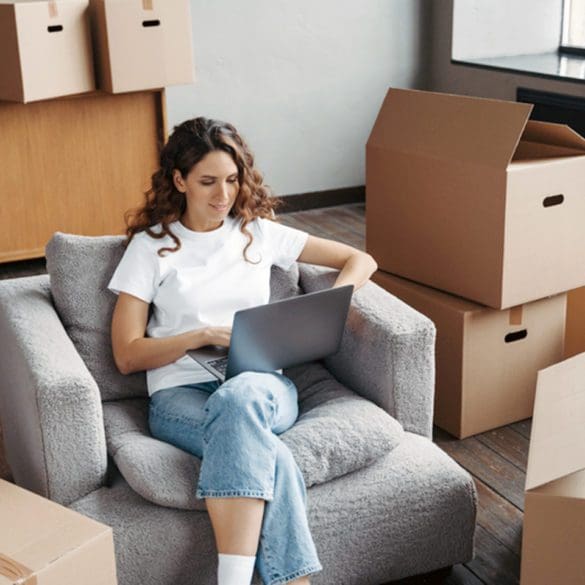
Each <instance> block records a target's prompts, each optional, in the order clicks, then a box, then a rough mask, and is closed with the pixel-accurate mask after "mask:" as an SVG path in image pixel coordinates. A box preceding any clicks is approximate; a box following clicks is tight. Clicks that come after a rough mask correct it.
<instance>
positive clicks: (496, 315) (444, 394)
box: [372, 271, 566, 438]
mask: <svg viewBox="0 0 585 585" xmlns="http://www.w3.org/2000/svg"><path fill="white" fill-rule="evenodd" d="M372 280H373V281H374V282H375V283H377V284H378V285H380V286H381V287H382V288H384V289H386V290H387V291H388V292H390V293H391V294H393V295H394V296H396V297H398V298H399V299H401V300H403V301H404V302H405V303H406V304H408V305H410V306H411V307H413V308H414V309H416V310H417V311H419V312H421V313H423V314H424V315H426V316H427V317H429V318H430V319H431V320H432V321H433V322H434V324H435V326H436V328H437V338H436V346H435V347H436V357H435V364H436V382H435V415H434V422H435V424H436V425H437V426H439V427H441V428H442V429H444V430H446V431H448V432H449V433H451V434H452V435H454V436H456V437H459V438H464V437H468V436H470V435H474V434H477V433H482V432H484V431H487V430H490V429H494V428H497V427H500V426H502V425H506V424H509V423H512V422H515V421H518V420H522V419H525V418H528V417H530V416H531V415H532V410H533V406H534V389H535V386H536V374H537V372H538V370H540V369H542V368H545V367H547V366H550V365H551V364H554V363H557V362H559V361H561V360H562V359H563V341H564V334H565V329H564V324H565V308H566V294H560V295H556V296H553V297H550V298H547V299H541V300H539V301H534V302H532V303H528V304H526V305H521V306H519V307H515V308H512V309H509V310H496V309H491V308H489V307H485V306H484V305H478V304H476V303H472V302H471V301H467V300H465V299H462V298H460V297H456V296H453V295H449V294H446V293H444V292H441V291H439V290H436V289H433V288H430V287H427V286H423V285H420V284H417V283H414V282H411V281H408V280H406V279H404V278H399V277H397V276H394V275H391V274H388V273H385V272H382V271H378V272H376V273H375V274H374V275H373V276H372Z"/></svg>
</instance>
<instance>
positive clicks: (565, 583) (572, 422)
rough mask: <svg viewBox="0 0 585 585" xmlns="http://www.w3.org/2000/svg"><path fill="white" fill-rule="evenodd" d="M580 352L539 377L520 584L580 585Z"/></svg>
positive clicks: (584, 391) (584, 536)
mask: <svg viewBox="0 0 585 585" xmlns="http://www.w3.org/2000/svg"><path fill="white" fill-rule="evenodd" d="M584 550H585V353H581V354H579V355H577V356H575V357H572V358H570V359H568V360H565V361H564V362H562V363H560V364H557V365H554V366H552V367H550V368H546V369H544V370H542V371H540V372H539V373H538V381H537V387H536V400H535V404H534V416H533V418H532V432H531V435H530V449H529V453H528V468H527V471H526V494H525V506H524V528H523V535H522V567H521V574H520V582H521V584H522V585H569V584H570V585H584V584H585V554H584Z"/></svg>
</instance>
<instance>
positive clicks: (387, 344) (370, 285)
mask: <svg viewBox="0 0 585 585" xmlns="http://www.w3.org/2000/svg"><path fill="white" fill-rule="evenodd" d="M336 277H337V272H336V271H334V270H331V269H330V268H322V267H319V266H313V265H311V264H301V265H300V283H301V287H302V289H303V291H304V292H314V291H316V290H322V289H325V288H329V287H330V286H331V285H332V284H333V283H334V281H335V279H336ZM435 334H436V330H435V326H434V324H433V322H432V321H431V320H430V319H429V318H427V317H425V316H424V315H422V314H421V313H418V312H417V311H415V310H414V309H412V307H409V306H408V305H407V304H406V303H404V302H403V301H401V300H400V299H397V298H396V297H394V296H392V295H390V294H388V292H386V291H385V290H384V289H383V288H381V287H380V286H378V285H377V284H375V283H374V282H371V281H369V282H367V283H366V284H365V285H364V286H363V287H362V288H360V289H359V290H357V291H356V292H355V293H354V295H353V298H352V303H351V307H350V309H349V315H348V317H347V324H346V327H345V332H344V335H343V340H342V342H341V347H340V349H339V351H338V352H337V353H335V354H333V355H331V356H329V357H327V358H325V360H324V362H325V365H326V367H327V369H328V370H329V371H330V372H331V373H332V374H333V375H334V376H335V377H336V378H337V379H338V380H339V381H340V382H342V383H343V384H344V385H345V386H347V387H348V388H352V389H353V390H355V391H356V392H357V393H358V394H360V395H361V396H363V397H364V398H368V399H369V400H371V401H372V402H374V403H375V404H377V405H378V406H380V407H381V408H383V409H384V410H386V411H387V412H389V413H391V414H392V415H393V416H395V417H396V418H397V419H398V420H399V421H400V422H401V423H402V426H403V427H404V430H406V431H411V432H413V433H418V434H420V435H423V436H425V437H429V438H430V437H431V436H432V428H433V398H434V393H433V392H432V391H431V392H429V388H431V389H432V388H434V383H435V352H434V349H435ZM356 364H359V367H356Z"/></svg>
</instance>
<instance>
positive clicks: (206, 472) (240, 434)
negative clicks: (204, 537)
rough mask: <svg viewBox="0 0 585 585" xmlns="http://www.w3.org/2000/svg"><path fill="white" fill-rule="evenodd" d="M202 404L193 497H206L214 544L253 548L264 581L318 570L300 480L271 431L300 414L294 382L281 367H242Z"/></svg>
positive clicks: (231, 549) (230, 550) (240, 550)
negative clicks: (261, 370) (262, 370)
mask: <svg viewBox="0 0 585 585" xmlns="http://www.w3.org/2000/svg"><path fill="white" fill-rule="evenodd" d="M205 411H206V412H207V415H208V416H207V419H206V421H205V425H204V431H203V442H204V457H203V463H202V467H201V474H200V479H199V486H198V489H197V497H204V498H206V504H207V509H208V511H209V513H210V518H211V521H212V525H213V528H214V532H215V534H216V541H217V546H218V550H219V552H220V553H226V554H239V555H248V556H252V555H254V554H257V557H258V558H257V568H258V571H259V573H260V575H261V577H262V580H263V581H264V583H266V584H269V585H276V584H280V583H289V582H293V581H295V580H297V579H298V578H299V577H303V576H305V575H308V574H309V573H314V572H317V571H320V570H321V569H322V567H321V565H320V563H319V561H318V558H317V553H316V549H315V546H314V543H313V540H312V537H311V534H310V531H309V527H308V522H307V517H306V508H305V504H306V490H305V484H304V480H303V477H302V475H301V472H300V470H299V469H298V467H297V465H296V463H295V461H294V459H293V457H292V454H291V453H290V451H289V450H288V448H287V447H286V446H285V445H284V443H283V442H282V441H281V440H280V439H279V438H278V437H277V436H276V434H278V433H281V432H284V431H285V430H286V429H287V428H289V427H290V426H292V424H293V423H294V421H295V420H296V418H297V416H298V404H297V392H296V388H295V386H294V384H293V383H292V382H291V381H290V380H289V379H288V378H286V377H284V376H281V375H279V374H258V373H251V372H249V373H245V374H241V375H240V376H237V377H235V378H233V379H231V380H229V381H228V382H226V383H225V384H223V385H222V386H221V387H220V388H219V389H218V390H217V391H216V392H214V394H213V395H212V396H211V397H210V398H209V400H208V402H207V403H206V405H205ZM265 502H266V503H265ZM259 536H260V545H259V546H258V537H259ZM295 582H296V581H295ZM303 582H305V583H307V582H308V580H306V579H305V580H304V581H298V583H303Z"/></svg>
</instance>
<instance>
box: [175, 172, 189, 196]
mask: <svg viewBox="0 0 585 585" xmlns="http://www.w3.org/2000/svg"><path fill="white" fill-rule="evenodd" d="M173 183H174V185H175V189H177V191H179V193H185V192H186V191H187V186H186V185H185V181H184V180H183V177H182V176H181V171H180V170H179V169H173Z"/></svg>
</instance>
